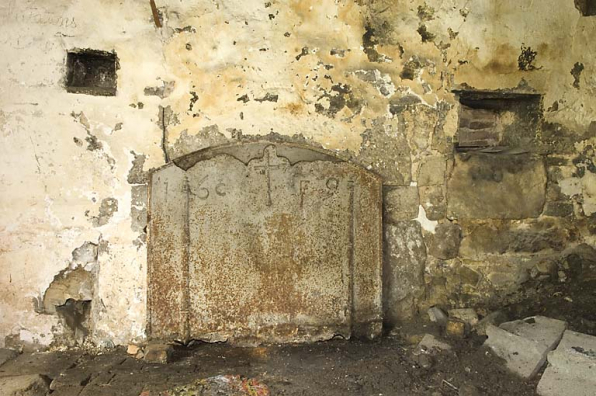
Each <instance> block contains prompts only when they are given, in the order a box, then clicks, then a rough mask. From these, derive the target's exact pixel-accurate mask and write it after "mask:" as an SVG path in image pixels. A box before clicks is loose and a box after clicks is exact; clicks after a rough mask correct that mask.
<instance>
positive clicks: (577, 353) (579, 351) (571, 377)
mask: <svg viewBox="0 0 596 396" xmlns="http://www.w3.org/2000/svg"><path fill="white" fill-rule="evenodd" d="M595 371H596V337H594V336H589V335H586V334H581V333H576V332H574V331H570V330H567V331H565V333H564V334H563V338H562V339H561V342H560V343H559V346H558V347H557V349H555V350H554V351H551V352H549V354H548V367H547V368H546V371H545V372H544V374H543V375H542V378H541V379H540V382H539V383H538V389H537V393H538V394H539V395H540V396H560V395H574V396H590V395H593V394H594V390H595V389H596V377H595V376H594V372H595Z"/></svg>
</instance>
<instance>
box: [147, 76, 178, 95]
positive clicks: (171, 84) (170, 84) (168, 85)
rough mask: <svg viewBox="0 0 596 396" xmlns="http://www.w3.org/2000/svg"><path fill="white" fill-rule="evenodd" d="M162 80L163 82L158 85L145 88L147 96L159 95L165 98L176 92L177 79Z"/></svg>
mask: <svg viewBox="0 0 596 396" xmlns="http://www.w3.org/2000/svg"><path fill="white" fill-rule="evenodd" d="M160 82H161V84H160V85H158V86H155V87H147V88H145V91H144V92H145V96H157V97H159V98H160V99H164V98H167V97H168V96H170V95H171V94H172V92H174V88H175V86H176V81H163V80H160Z"/></svg>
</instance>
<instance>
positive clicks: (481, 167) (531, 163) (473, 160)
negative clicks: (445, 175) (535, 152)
mask: <svg viewBox="0 0 596 396" xmlns="http://www.w3.org/2000/svg"><path fill="white" fill-rule="evenodd" d="M447 188H448V197H447V202H448V209H447V210H448V216H449V217H451V218H458V219H486V218H489V219H523V218H528V217H538V216H539V215H540V213H542V208H543V206H544V202H545V194H546V171H545V169H544V164H543V163H542V161H541V160H540V159H536V158H531V157H528V156H524V155H491V154H484V155H480V154H477V155H471V156H469V157H466V156H462V155H459V156H457V157H456V161H455V166H454V170H453V173H452V174H451V177H450V179H449V182H448V187H447Z"/></svg>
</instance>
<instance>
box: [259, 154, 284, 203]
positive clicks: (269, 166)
mask: <svg viewBox="0 0 596 396" xmlns="http://www.w3.org/2000/svg"><path fill="white" fill-rule="evenodd" d="M272 160H273V161H274V162H272ZM275 160H277V161H275ZM259 162H261V163H262V164H263V165H255V170H258V171H264V173H265V177H267V206H271V205H272V202H271V170H275V169H280V168H281V167H282V164H284V162H283V161H280V159H279V158H278V157H277V152H276V150H275V146H267V147H265V150H264V152H263V157H262V158H261V160H260V161H259Z"/></svg>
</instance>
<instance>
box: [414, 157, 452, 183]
mask: <svg viewBox="0 0 596 396" xmlns="http://www.w3.org/2000/svg"><path fill="white" fill-rule="evenodd" d="M446 168H447V159H446V158H445V157H443V156H440V157H425V158H424V159H423V160H422V164H421V165H420V169H419V170H418V185H419V186H436V185H443V184H445V170H446Z"/></svg>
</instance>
